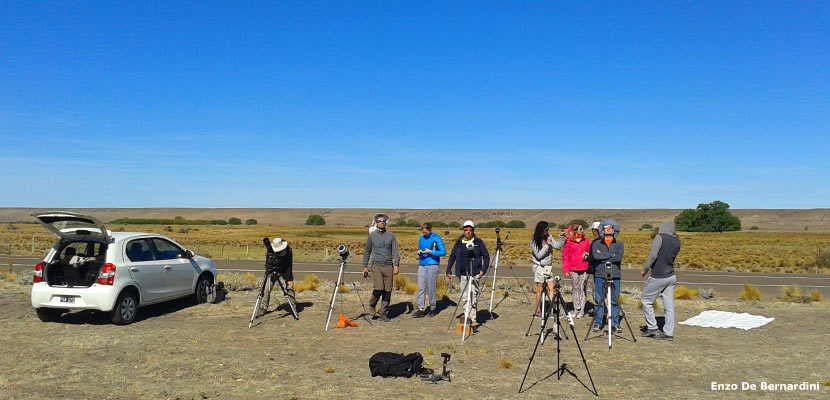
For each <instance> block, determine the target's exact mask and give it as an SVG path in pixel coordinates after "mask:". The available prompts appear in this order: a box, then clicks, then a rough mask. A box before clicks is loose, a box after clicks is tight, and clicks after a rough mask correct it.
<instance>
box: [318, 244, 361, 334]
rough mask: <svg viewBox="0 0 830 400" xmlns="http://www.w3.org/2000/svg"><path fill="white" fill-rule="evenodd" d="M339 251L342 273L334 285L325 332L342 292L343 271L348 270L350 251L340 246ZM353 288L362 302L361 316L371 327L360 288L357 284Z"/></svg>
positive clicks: (327, 329)
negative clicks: (338, 294)
mask: <svg viewBox="0 0 830 400" xmlns="http://www.w3.org/2000/svg"><path fill="white" fill-rule="evenodd" d="M337 251H338V252H339V253H340V272H339V273H338V274H337V283H336V284H335V285H334V289H333V290H332V293H331V304H330V305H329V313H328V318H326V329H325V332H328V331H329V323H330V322H331V313H332V311H334V304H335V302H336V301H337V292H339V291H340V286H341V285H342V284H343V271H344V270H345V269H346V259H347V258H349V251H348V250H346V246H344V245H342V244H341V245H340V246H337ZM352 288H354V289H356V292H357V298H358V299H359V300H360V305H361V306H363V314H361V315H360V317H362V318H363V319H365V320H366V322H368V323H369V325H372V322H371V321H369V319H368V318H366V314H368V312H367V311H366V305H365V304H363V298H361V297H360V288H358V286H357V283H354V282H353V283H352ZM341 307H342V305H341Z"/></svg>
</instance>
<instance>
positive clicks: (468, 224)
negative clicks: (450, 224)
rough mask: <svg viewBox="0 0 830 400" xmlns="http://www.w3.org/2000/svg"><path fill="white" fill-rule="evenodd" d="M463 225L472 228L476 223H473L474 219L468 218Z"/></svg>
mask: <svg viewBox="0 0 830 400" xmlns="http://www.w3.org/2000/svg"><path fill="white" fill-rule="evenodd" d="M461 226H462V227H465V226H469V227H470V228H475V227H476V224H475V223H473V221H471V220H469V219H468V220H466V221H464V224H462V225H461Z"/></svg>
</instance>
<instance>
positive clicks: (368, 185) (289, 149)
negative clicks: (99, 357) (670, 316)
mask: <svg viewBox="0 0 830 400" xmlns="http://www.w3.org/2000/svg"><path fill="white" fill-rule="evenodd" d="M137 3H145V2H116V1H106V2H86V1H75V2H47V1H3V2H1V3H0V139H2V140H1V141H0V170H2V172H1V173H0V206H31V207H155V206H158V207H365V208H375V207H377V208H690V207H691V208H693V207H695V206H696V205H697V204H698V203H701V202H707V203H708V202H710V201H713V200H721V201H725V202H727V203H729V204H730V205H732V207H733V208H814V207H830V185H829V184H828V183H830V161H828V160H830V5H829V4H830V3H828V2H819V1H775V2H762V1H728V2H725V1H711V2H708V1H687V2H665V1H659V2H639V1H637V2H623V3H619V2H616V3H614V4H613V6H614V8H610V7H611V6H610V5H609V4H608V3H607V2H598V3H593V2H576V3H580V4H578V5H561V4H555V5H551V4H548V3H554V2H499V3H495V2H494V3H489V2H448V1H440V2H423V1H417V2H416V1H412V2H399V1H377V2H363V1H360V2H355V1H343V2H332V1H328V2H313V1H281V2H251V3H248V2H241V1H232V2H230V1H229V2H216V3H214V2H188V3H187V4H182V3H184V2H178V1H173V2H160V1H159V2H148V3H151V4H150V5H145V4H137ZM261 3H268V4H261ZM508 3H509V4H508ZM540 3H544V4H540Z"/></svg>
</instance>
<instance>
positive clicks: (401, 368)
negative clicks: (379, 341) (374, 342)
mask: <svg viewBox="0 0 830 400" xmlns="http://www.w3.org/2000/svg"><path fill="white" fill-rule="evenodd" d="M423 362H424V357H422V356H421V353H409V354H407V355H403V354H399V353H387V352H380V353H375V355H373V356H372V357H370V358H369V371H371V372H372V376H382V377H396V376H402V377H406V378H409V377H411V376H412V375H415V374H418V373H419V372H421V364H423Z"/></svg>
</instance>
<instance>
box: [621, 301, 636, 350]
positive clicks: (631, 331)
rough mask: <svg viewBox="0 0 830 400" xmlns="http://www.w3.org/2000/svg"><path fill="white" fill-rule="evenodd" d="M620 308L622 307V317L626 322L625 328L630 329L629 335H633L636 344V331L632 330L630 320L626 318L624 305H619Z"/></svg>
mask: <svg viewBox="0 0 830 400" xmlns="http://www.w3.org/2000/svg"><path fill="white" fill-rule="evenodd" d="M619 307H620V316H621V317H622V319H623V321H625V326H627V327H628V333H630V334H631V338H632V339H634V341H635V342H636V341H637V338H636V337H634V330H632V329H631V324H629V323H628V318H627V317H626V316H625V311H623V308H622V305H619Z"/></svg>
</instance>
